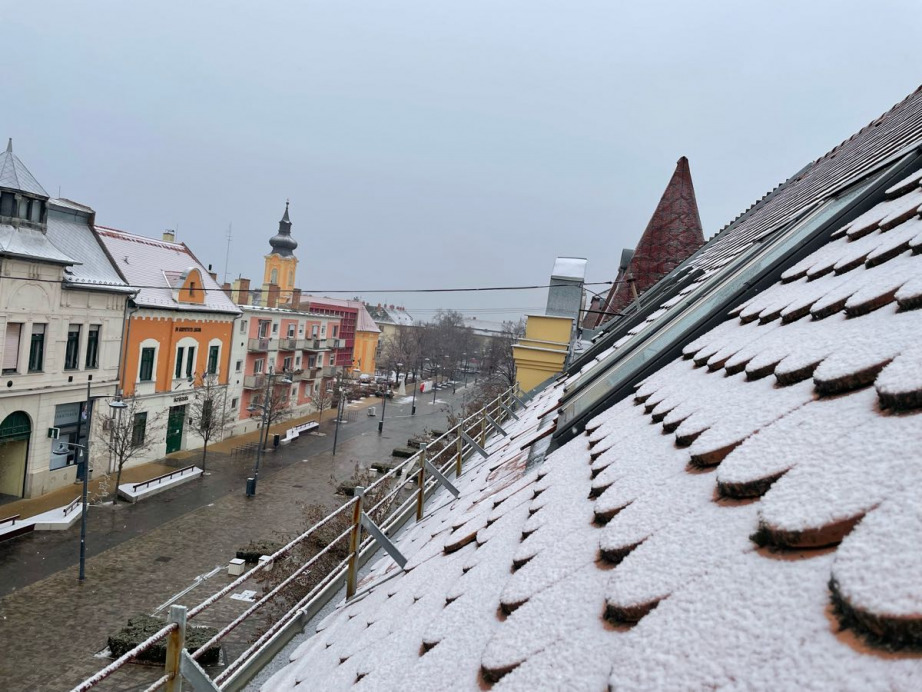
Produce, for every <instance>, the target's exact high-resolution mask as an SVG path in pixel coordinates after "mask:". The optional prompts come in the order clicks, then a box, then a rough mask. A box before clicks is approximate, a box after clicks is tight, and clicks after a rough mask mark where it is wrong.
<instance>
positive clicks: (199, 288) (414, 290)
mask: <svg viewBox="0 0 922 692" xmlns="http://www.w3.org/2000/svg"><path fill="white" fill-rule="evenodd" d="M0 278H4V279H20V280H22V281H31V282H35V283H48V284H68V285H70V286H80V285H86V286H92V287H106V286H109V287H111V288H132V289H136V290H142V289H145V288H149V289H163V288H167V289H170V290H176V288H178V287H175V286H164V285H163V284H154V285H147V286H146V285H140V286H138V285H133V284H125V285H118V284H102V283H96V282H94V283H84V282H81V281H75V280H67V279H39V278H31V277H27V276H3V277H0ZM614 283H624V282H623V281H593V282H588V283H584V284H582V285H583V286H610V285H612V284H614ZM556 286H558V284H536V285H529V286H471V287H466V288H376V289H362V290H358V289H301V293H302V295H305V296H310V295H318V294H326V293H345V294H349V295H354V296H357V295H362V294H364V293H475V292H485V291H531V290H536V289H541V288H551V287H556ZM193 290H195V291H203V292H209V291H221V292H222V293H223V292H224V289H223V288H220V287H218V288H205V287H204V286H196V287H195V289H193ZM231 290H233V289H231ZM249 290H251V291H252V290H261V289H259V288H257V289H252V288H251V289H249Z"/></svg>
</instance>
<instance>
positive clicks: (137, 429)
mask: <svg viewBox="0 0 922 692" xmlns="http://www.w3.org/2000/svg"><path fill="white" fill-rule="evenodd" d="M146 434H147V411H141V412H139V413H136V414H134V420H133V421H132V422H131V446H132V447H140V446H141V445H142V444H144V436H145V435H146Z"/></svg>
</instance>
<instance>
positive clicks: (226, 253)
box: [222, 223, 234, 283]
mask: <svg viewBox="0 0 922 692" xmlns="http://www.w3.org/2000/svg"><path fill="white" fill-rule="evenodd" d="M233 228H234V224H233V223H229V224H227V252H225V253H224V281H223V282H222V283H227V263H228V261H229V260H230V245H231V231H232V230H233Z"/></svg>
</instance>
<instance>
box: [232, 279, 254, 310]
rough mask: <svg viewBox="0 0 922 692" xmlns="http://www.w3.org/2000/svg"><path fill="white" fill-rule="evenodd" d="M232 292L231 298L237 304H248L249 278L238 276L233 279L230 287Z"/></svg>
mask: <svg viewBox="0 0 922 692" xmlns="http://www.w3.org/2000/svg"><path fill="white" fill-rule="evenodd" d="M232 290H233V292H234V295H233V297H232V298H231V299H232V300H233V301H234V302H235V303H236V304H237V305H249V304H250V280H249V279H244V278H239V279H234V285H233V287H232Z"/></svg>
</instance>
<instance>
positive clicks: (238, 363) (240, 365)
mask: <svg viewBox="0 0 922 692" xmlns="http://www.w3.org/2000/svg"><path fill="white" fill-rule="evenodd" d="M236 367H237V372H240V371H241V370H243V361H242V360H238V361H237V366H236Z"/></svg>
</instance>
